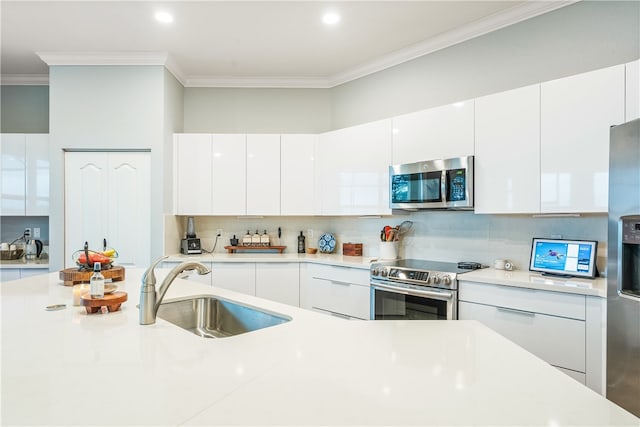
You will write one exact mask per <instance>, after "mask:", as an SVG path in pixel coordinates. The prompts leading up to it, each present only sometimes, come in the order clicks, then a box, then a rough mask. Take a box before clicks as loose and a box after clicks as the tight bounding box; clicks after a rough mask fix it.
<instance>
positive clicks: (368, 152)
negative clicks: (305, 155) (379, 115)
mask: <svg viewBox="0 0 640 427" xmlns="http://www.w3.org/2000/svg"><path fill="white" fill-rule="evenodd" d="M317 155H318V159H319V162H318V165H317V166H316V180H317V181H316V182H317V184H316V185H317V188H319V189H321V190H320V192H321V197H322V214H323V215H389V214H391V209H390V208H389V165H390V164H391V120H390V119H387V120H380V121H377V122H372V123H367V124H364V125H359V126H353V127H349V128H345V129H340V130H337V131H332V132H327V133H324V134H321V135H320V140H319V143H318V148H317Z"/></svg>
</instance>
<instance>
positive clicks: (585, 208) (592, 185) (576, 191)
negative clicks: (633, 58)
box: [540, 65, 625, 213]
mask: <svg viewBox="0 0 640 427" xmlns="http://www.w3.org/2000/svg"><path fill="white" fill-rule="evenodd" d="M624 72H625V68H624V65H618V66H615V67H609V68H604V69H601V70H597V71H592V72H589V73H584V74H579V75H576V76H571V77H567V78H563V79H559V80H553V81H550V82H545V83H542V85H541V107H540V110H541V144H540V170H541V186H540V193H541V211H542V212H550V213H554V212H607V205H608V198H609V197H608V184H609V183H608V181H609V128H610V127H611V126H613V125H617V124H620V123H623V122H624V105H625V101H624V96H625V94H624V93H625V88H624V85H625V83H624V81H625V77H624Z"/></svg>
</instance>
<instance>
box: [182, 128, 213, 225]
mask: <svg viewBox="0 0 640 427" xmlns="http://www.w3.org/2000/svg"><path fill="white" fill-rule="evenodd" d="M212 150H213V145H212V138H211V135H210V134H178V135H175V136H174V150H173V155H174V206H175V213H176V214H178V215H209V214H211V212H212V206H213V200H212V192H213V190H212V185H213V178H212V174H213V172H212V159H213V151H212Z"/></svg>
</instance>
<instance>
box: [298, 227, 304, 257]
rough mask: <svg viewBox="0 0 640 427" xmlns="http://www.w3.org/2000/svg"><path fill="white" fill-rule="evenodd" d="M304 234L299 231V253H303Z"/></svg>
mask: <svg viewBox="0 0 640 427" xmlns="http://www.w3.org/2000/svg"><path fill="white" fill-rule="evenodd" d="M304 246H305V245H304V234H302V231H301V232H300V235H299V236H298V253H299V254H303V253H305V250H304Z"/></svg>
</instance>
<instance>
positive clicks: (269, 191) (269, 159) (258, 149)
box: [247, 134, 280, 215]
mask: <svg viewBox="0 0 640 427" xmlns="http://www.w3.org/2000/svg"><path fill="white" fill-rule="evenodd" d="M247 215H280V135H251V134H250V135H247Z"/></svg>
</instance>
